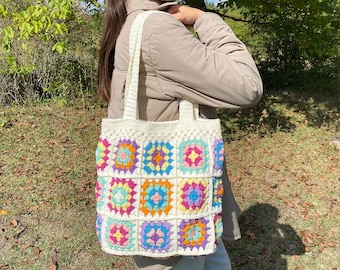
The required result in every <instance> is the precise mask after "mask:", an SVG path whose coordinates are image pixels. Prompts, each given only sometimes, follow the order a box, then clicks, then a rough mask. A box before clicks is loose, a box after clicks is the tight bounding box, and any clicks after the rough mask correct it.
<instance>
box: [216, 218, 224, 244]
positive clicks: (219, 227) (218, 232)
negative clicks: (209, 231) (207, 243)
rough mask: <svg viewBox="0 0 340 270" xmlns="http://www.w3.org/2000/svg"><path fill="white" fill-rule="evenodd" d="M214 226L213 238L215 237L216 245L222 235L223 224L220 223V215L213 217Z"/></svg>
mask: <svg viewBox="0 0 340 270" xmlns="http://www.w3.org/2000/svg"><path fill="white" fill-rule="evenodd" d="M214 224H215V237H216V243H217V242H218V240H219V239H220V238H221V236H222V233H223V222H222V217H221V215H215V217H214Z"/></svg>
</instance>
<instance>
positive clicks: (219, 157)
mask: <svg viewBox="0 0 340 270" xmlns="http://www.w3.org/2000/svg"><path fill="white" fill-rule="evenodd" d="M223 161H224V144H223V140H222V139H218V140H215V142H214V169H215V170H216V171H220V170H222V168H223Z"/></svg>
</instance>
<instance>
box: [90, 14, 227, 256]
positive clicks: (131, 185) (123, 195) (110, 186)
mask: <svg viewBox="0 0 340 270" xmlns="http://www.w3.org/2000/svg"><path fill="white" fill-rule="evenodd" d="M153 12H156V11H147V12H143V13H142V14H140V15H139V16H137V18H136V20H135V21H134V23H133V26H132V29H131V33H130V59H131V60H130V66H129V72H128V75H127V83H126V89H125V91H126V98H125V109H124V116H123V118H122V119H108V118H105V119H103V121H102V132H101V135H100V139H99V143H98V147H97V150H96V162H97V174H98V179H97V184H96V198H97V213H98V217H97V226H96V227H97V235H98V238H99V241H100V244H101V246H102V249H103V250H104V251H105V252H107V253H110V254H115V255H143V256H149V257H159V258H161V257H168V256H176V255H185V256H200V255H206V254H210V253H213V252H214V251H215V249H216V244H217V242H218V239H219V238H220V237H221V235H222V231H223V228H222V218H221V215H220V214H221V211H222V195H223V185H222V179H221V176H222V167H223V160H224V146H223V141H222V136H221V129H220V122H219V119H213V120H210V119H201V118H199V116H198V109H197V108H198V107H197V106H194V105H193V104H191V103H189V102H187V101H181V103H180V119H179V120H176V121H168V122H149V121H142V120H139V119H138V116H137V111H138V110H137V96H138V74H139V61H140V48H141V36H142V29H143V23H144V21H145V19H146V18H147V16H148V15H150V14H151V13H153Z"/></svg>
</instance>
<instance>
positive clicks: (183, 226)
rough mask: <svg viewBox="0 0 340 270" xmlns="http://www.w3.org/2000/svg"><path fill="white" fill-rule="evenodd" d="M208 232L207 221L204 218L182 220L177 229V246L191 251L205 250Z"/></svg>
mask: <svg viewBox="0 0 340 270" xmlns="http://www.w3.org/2000/svg"><path fill="white" fill-rule="evenodd" d="M209 230H210V228H209V227H208V220H207V219H205V218H200V219H190V220H182V221H181V223H180V225H179V227H178V237H179V246H180V247H182V248H184V249H186V248H190V249H191V250H193V249H194V248H200V247H203V248H205V246H206V245H207V243H208V236H209V234H208V231H209Z"/></svg>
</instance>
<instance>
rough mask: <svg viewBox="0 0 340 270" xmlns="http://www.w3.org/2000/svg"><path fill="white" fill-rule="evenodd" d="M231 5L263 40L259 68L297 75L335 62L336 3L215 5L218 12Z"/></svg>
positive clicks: (250, 0)
mask: <svg viewBox="0 0 340 270" xmlns="http://www.w3.org/2000/svg"><path fill="white" fill-rule="evenodd" d="M235 6H236V7H237V8H241V10H242V14H243V16H244V18H245V20H246V21H249V24H250V26H251V28H252V30H253V33H257V34H259V35H260V36H261V37H262V39H263V41H264V51H263V52H262V55H261V58H262V60H265V61H262V64H263V65H262V67H263V68H265V69H270V70H272V71H277V72H289V71H296V72H299V71H303V70H306V69H310V68H320V67H322V66H324V65H333V64H336V63H337V61H338V59H339V51H338V47H339V36H340V35H339V23H340V17H339V14H340V4H339V1H338V0H228V1H223V2H221V3H219V4H218V7H219V8H222V9H233V8H234V7H235Z"/></svg>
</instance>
